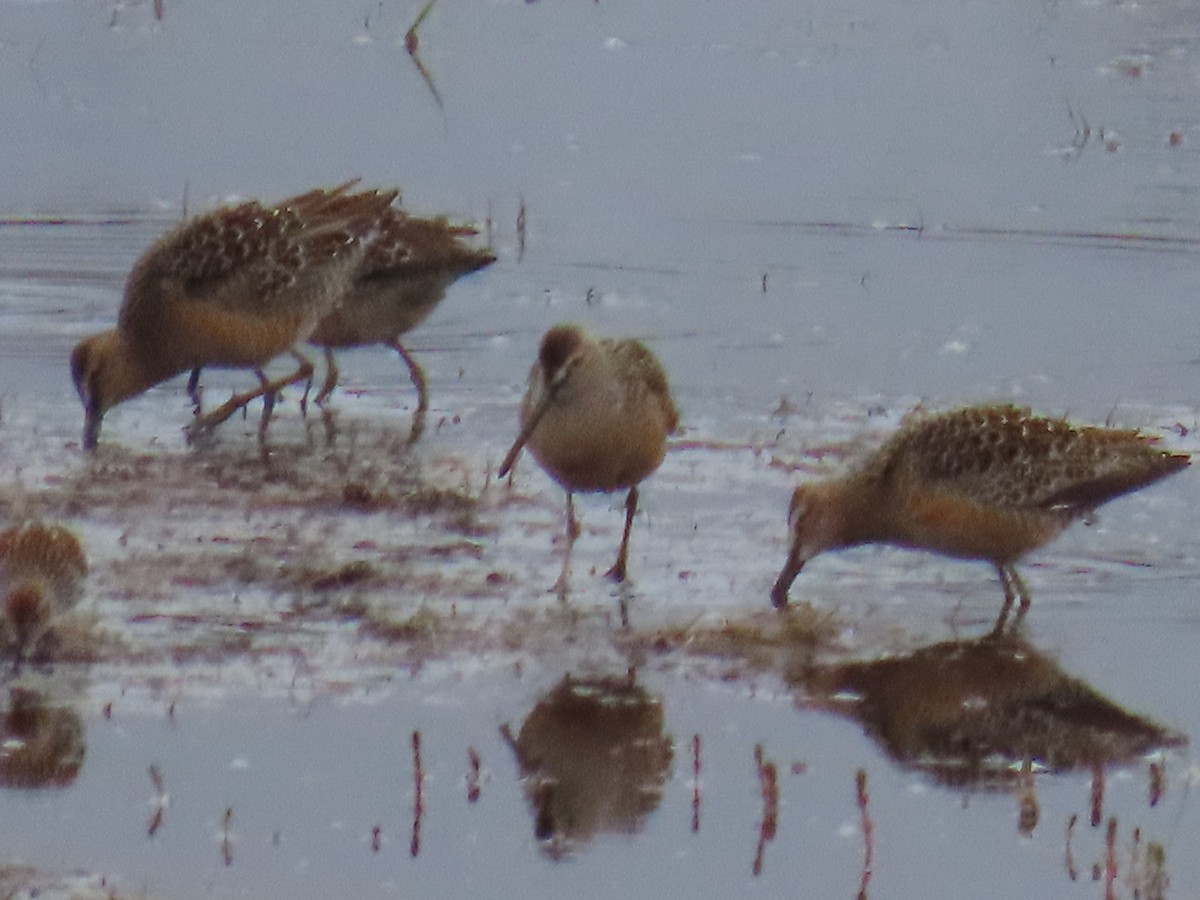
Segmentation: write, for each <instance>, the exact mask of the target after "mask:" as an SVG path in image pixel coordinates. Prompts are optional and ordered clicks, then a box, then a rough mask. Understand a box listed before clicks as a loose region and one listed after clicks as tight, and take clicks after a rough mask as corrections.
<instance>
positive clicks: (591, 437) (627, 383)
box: [499, 325, 679, 598]
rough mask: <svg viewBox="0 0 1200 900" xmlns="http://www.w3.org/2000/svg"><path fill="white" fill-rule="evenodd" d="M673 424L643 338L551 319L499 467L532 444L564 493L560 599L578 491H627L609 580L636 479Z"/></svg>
mask: <svg viewBox="0 0 1200 900" xmlns="http://www.w3.org/2000/svg"><path fill="white" fill-rule="evenodd" d="M678 425H679V413H678V412H677V411H676V409H675V403H674V401H673V400H672V399H671V390H670V388H669V387H668V386H667V376H666V373H665V372H664V371H663V368H662V366H661V365H660V364H659V362H658V359H657V358H655V356H654V354H653V353H651V352H650V350H649V349H648V348H647V347H646V345H645V344H643V343H641V341H635V340H612V339H601V340H596V339H594V338H592V337H589V336H588V335H587V334H586V333H585V332H584V331H583V329H581V328H579V327H578V326H576V325H555V326H554V327H553V328H551V329H550V330H549V331H547V332H546V334H545V336H543V338H542V344H541V348H540V349H539V350H538V359H537V362H535V363H534V364H533V368H532V369H531V370H530V372H529V387H528V389H527V390H526V392H525V397H524V399H523V400H522V401H521V431H520V433H519V434H518V435H517V439H516V441H514V442H513V445H512V449H510V450H509V451H508V455H507V456H506V457H505V458H504V462H503V463H502V464H501V465H500V472H499V475H500V477H501V478H503V477H504V476H505V475H506V474H508V471H509V469H511V468H512V465H513V463H514V462H515V461H516V458H517V454H518V453H520V452H521V448H522V447H524V446H525V445H526V444H529V451H530V452H531V453H532V454H533V457H534V459H536V460H537V461H538V463H539V465H541V467H542V468H543V469H544V470H545V471H546V474H547V475H549V476H550V477H551V478H553V479H554V480H555V481H557V482H558V483H559V484H560V485H561V486H562V487H563V489H564V490H565V491H566V492H567V549H566V554H565V558H564V559H563V567H562V572H561V573H560V574H559V577H558V581H557V582H555V591H556V593H557V594H558V596H559V597H560V598H565V597H566V594H567V580H568V577H569V573H570V564H571V549H572V547H573V545H574V543H575V539H576V538H577V537H578V536H579V523H578V521H577V520H576V518H575V505H574V500H573V496H574V494H575V492H576V491H585V492H589V493H591V492H603V493H610V492H612V491H620V490H625V489H628V490H629V493H628V495H626V498H625V531H624V533H623V534H622V535H621V547H620V549H619V550H618V551H617V561H616V562H615V563H614V564H613V567H612V568H611V569H609V571H608V577H609V578H611V579H612V580H613V581H618V582H620V581H624V580H625V574H626V573H625V568H626V560H627V557H628V553H629V530H630V528H632V526H633V516H634V513H636V512H637V504H638V484H639V483H641V481H642V480H643V479H644V478H646V476H648V475H649V474H650V473H651V472H653V471H654V470H655V469H657V468H658V467H659V464H660V463H662V461H663V456H664V455H665V454H666V450H667V435H668V434H669V433H671V432H672V431H674V430H675V429H676V427H678Z"/></svg>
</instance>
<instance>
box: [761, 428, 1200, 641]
mask: <svg viewBox="0 0 1200 900" xmlns="http://www.w3.org/2000/svg"><path fill="white" fill-rule="evenodd" d="M1155 443H1156V439H1155V438H1153V437H1150V436H1147V435H1143V434H1141V433H1139V432H1137V431H1122V430H1117V429H1111V428H1097V427H1089V426H1081V427H1076V426H1074V425H1071V424H1070V423H1068V422H1064V421H1061V420H1058V419H1046V418H1041V417H1037V416H1034V415H1032V414H1031V413H1030V412H1029V410H1027V409H1019V408H1017V407H1014V406H974V407H967V408H965V409H958V410H953V411H951V412H944V413H939V414H935V415H923V416H914V417H912V419H911V420H910V421H908V422H906V423H905V424H903V425H902V426H901V428H900V430H899V431H898V432H897V433H896V434H895V435H893V436H892V437H891V439H889V440H888V441H887V442H886V443H885V444H884V445H883V446H882V447H880V448H879V450H877V451H876V452H875V453H874V454H873V455H872V456H871V457H870V458H869V459H868V460H866V462H865V463H864V464H863V465H862V466H860V467H859V468H858V469H856V470H854V471H852V472H850V473H849V474H847V475H843V476H842V477H840V478H834V479H830V480H828V481H824V482H820V483H818V484H802V485H800V486H799V487H797V488H796V491H795V493H794V494H792V502H791V507H790V509H789V512H788V530H789V532H790V535H791V548H790V550H789V551H788V558H787V562H786V563H785V564H784V567H783V571H782V572H780V574H779V578H778V580H777V581H776V582H775V586H774V588H772V590H771V602H772V603H774V604H775V606H776V607H780V608H782V607H784V606H786V605H787V602H788V588H789V587H790V586H791V584H792V581H793V580H794V579H795V577H796V575H797V574H798V573H799V572H800V570H801V569H802V568H803V567H804V564H805V563H806V562H807V561H808V560H810V559H812V558H813V557H814V556H816V555H817V554H818V553H822V552H824V551H825V550H834V549H838V548H841V547H853V546H856V545H858V544H869V543H887V544H897V545H899V546H902V547H913V548H916V549H923V550H932V551H935V552H938V553H945V554H947V555H949V556H955V557H959V558H962V559H981V560H987V561H988V562H991V563H992V564H993V565H994V566H995V567H996V571H997V572H998V573H999V575H1000V583H1001V584H1002V585H1003V587H1004V607H1003V609H1002V610H1001V613H1000V619H999V620H998V621H997V623H996V629H995V630H996V632H997V633H998V632H1000V631H1001V630H1003V628H1004V623H1005V621H1006V619H1007V617H1008V613H1009V610H1010V609H1011V607H1012V602H1013V599H1014V598H1020V601H1021V605H1020V611H1019V612H1018V614H1017V616H1018V619H1019V618H1020V617H1021V616H1022V615H1023V614H1024V612H1025V610H1026V609H1027V608H1028V607H1029V591H1028V589H1027V588H1026V587H1025V584H1024V582H1023V581H1022V580H1021V577H1020V576H1019V575H1018V574H1017V570H1016V568H1015V564H1016V562H1017V560H1019V559H1020V558H1021V557H1022V556H1024V555H1025V554H1026V553H1028V552H1030V551H1031V550H1034V549H1035V548H1037V547H1040V546H1042V545H1043V544H1046V543H1048V542H1049V541H1051V540H1053V539H1054V538H1055V537H1057V536H1058V535H1059V534H1060V533H1061V532H1062V531H1063V529H1065V528H1066V527H1067V526H1068V525H1070V524H1071V522H1073V521H1074V520H1075V519H1078V518H1083V517H1086V516H1088V515H1089V514H1090V513H1091V512H1092V511H1093V510H1094V509H1095V508H1096V507H1098V506H1100V505H1101V504H1102V503H1105V502H1107V501H1109V500H1112V499H1113V498H1114V497H1119V496H1121V495H1122V494H1127V493H1129V492H1130V491H1135V490H1137V489H1138V488H1141V487H1145V486H1146V485H1148V484H1151V483H1152V482H1155V481H1158V480H1159V479H1160V478H1165V477H1166V476H1168V475H1170V474H1172V473H1174V472H1178V471H1179V470H1180V469H1183V468H1185V467H1186V466H1187V465H1188V463H1189V462H1190V457H1189V456H1188V455H1186V454H1181V453H1171V452H1169V451H1167V450H1161V449H1159V448H1158V447H1156V446H1155Z"/></svg>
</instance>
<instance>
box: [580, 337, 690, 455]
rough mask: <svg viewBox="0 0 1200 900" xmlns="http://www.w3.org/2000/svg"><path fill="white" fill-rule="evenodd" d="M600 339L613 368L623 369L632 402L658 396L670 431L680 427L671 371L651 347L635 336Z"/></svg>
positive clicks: (624, 382) (625, 384) (624, 380)
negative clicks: (670, 379) (671, 384)
mask: <svg viewBox="0 0 1200 900" xmlns="http://www.w3.org/2000/svg"><path fill="white" fill-rule="evenodd" d="M598 343H599V344H600V346H601V347H604V348H605V350H606V351H607V352H608V353H609V355H610V356H611V358H612V361H613V369H614V370H615V371H617V372H620V373H623V374H624V375H625V377H624V378H623V379H622V384H623V385H624V387H625V390H626V393H627V396H628V397H629V400H630V403H631V405H633V404H634V403H640V402H641V398H642V397H643V396H645V395H649V396H651V397H654V398H655V399H656V400H657V401H658V403H659V405H660V406H661V407H662V409H663V412H664V414H665V417H666V420H667V431H668V432H674V431H675V430H676V429H678V428H679V410H678V409H676V407H675V401H674V399H673V398H672V397H671V388H670V385H668V383H667V373H666V372H665V371H664V370H663V367H662V365H661V363H659V361H658V357H656V356H655V355H654V354H653V353H652V352H651V351H650V349H649V348H648V347H647V346H646V345H645V344H643V343H642V342H641V341H638V340H634V339H632V338H623V339H614V338H601V339H600V340H599V341H598Z"/></svg>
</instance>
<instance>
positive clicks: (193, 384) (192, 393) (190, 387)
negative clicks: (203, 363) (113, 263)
mask: <svg viewBox="0 0 1200 900" xmlns="http://www.w3.org/2000/svg"><path fill="white" fill-rule="evenodd" d="M187 395H188V399H189V400H191V401H192V415H194V416H199V415H200V413H202V412H203V411H204V410H203V405H202V404H201V402H200V401H201V400H202V399H203V395H204V389H203V388H201V387H200V367H199V366H196V368H194V369H192V374H191V375H189V376H188V383H187Z"/></svg>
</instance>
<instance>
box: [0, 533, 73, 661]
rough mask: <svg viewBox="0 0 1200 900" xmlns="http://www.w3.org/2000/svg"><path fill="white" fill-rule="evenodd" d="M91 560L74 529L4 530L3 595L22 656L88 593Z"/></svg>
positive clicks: (0, 544) (0, 546) (0, 540)
mask: <svg viewBox="0 0 1200 900" xmlns="http://www.w3.org/2000/svg"><path fill="white" fill-rule="evenodd" d="M86 576H87V561H86V560H85V559H84V556H83V548H82V547H80V546H79V541H78V540H76V538H75V536H74V535H73V534H71V532H69V531H67V530H66V529H65V528H62V527H60V526H58V525H43V524H41V523H40V522H29V523H27V524H25V525H19V526H15V527H13V528H7V529H5V530H4V531H0V595H3V597H4V621H5V626H6V629H7V631H8V635H9V638H10V639H11V642H12V644H13V646H14V648H15V650H16V660H17V663H18V664H19V663H20V662H21V660H23V659H25V658H26V657H27V656H29V655H31V654H32V653H33V652H34V651H36V650H37V649H38V646H39V644H40V643H41V641H42V638H43V637H44V636H45V635H46V632H47V630H48V628H49V625H50V623H51V622H52V621H53V619H54V618H55V617H56V616H58V615H61V614H62V613H64V612H66V611H67V610H69V609H71V608H72V607H73V606H74V605H75V604H76V603H78V602H79V598H80V597H81V596H82V595H83V579H84V578H85V577H86Z"/></svg>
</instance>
